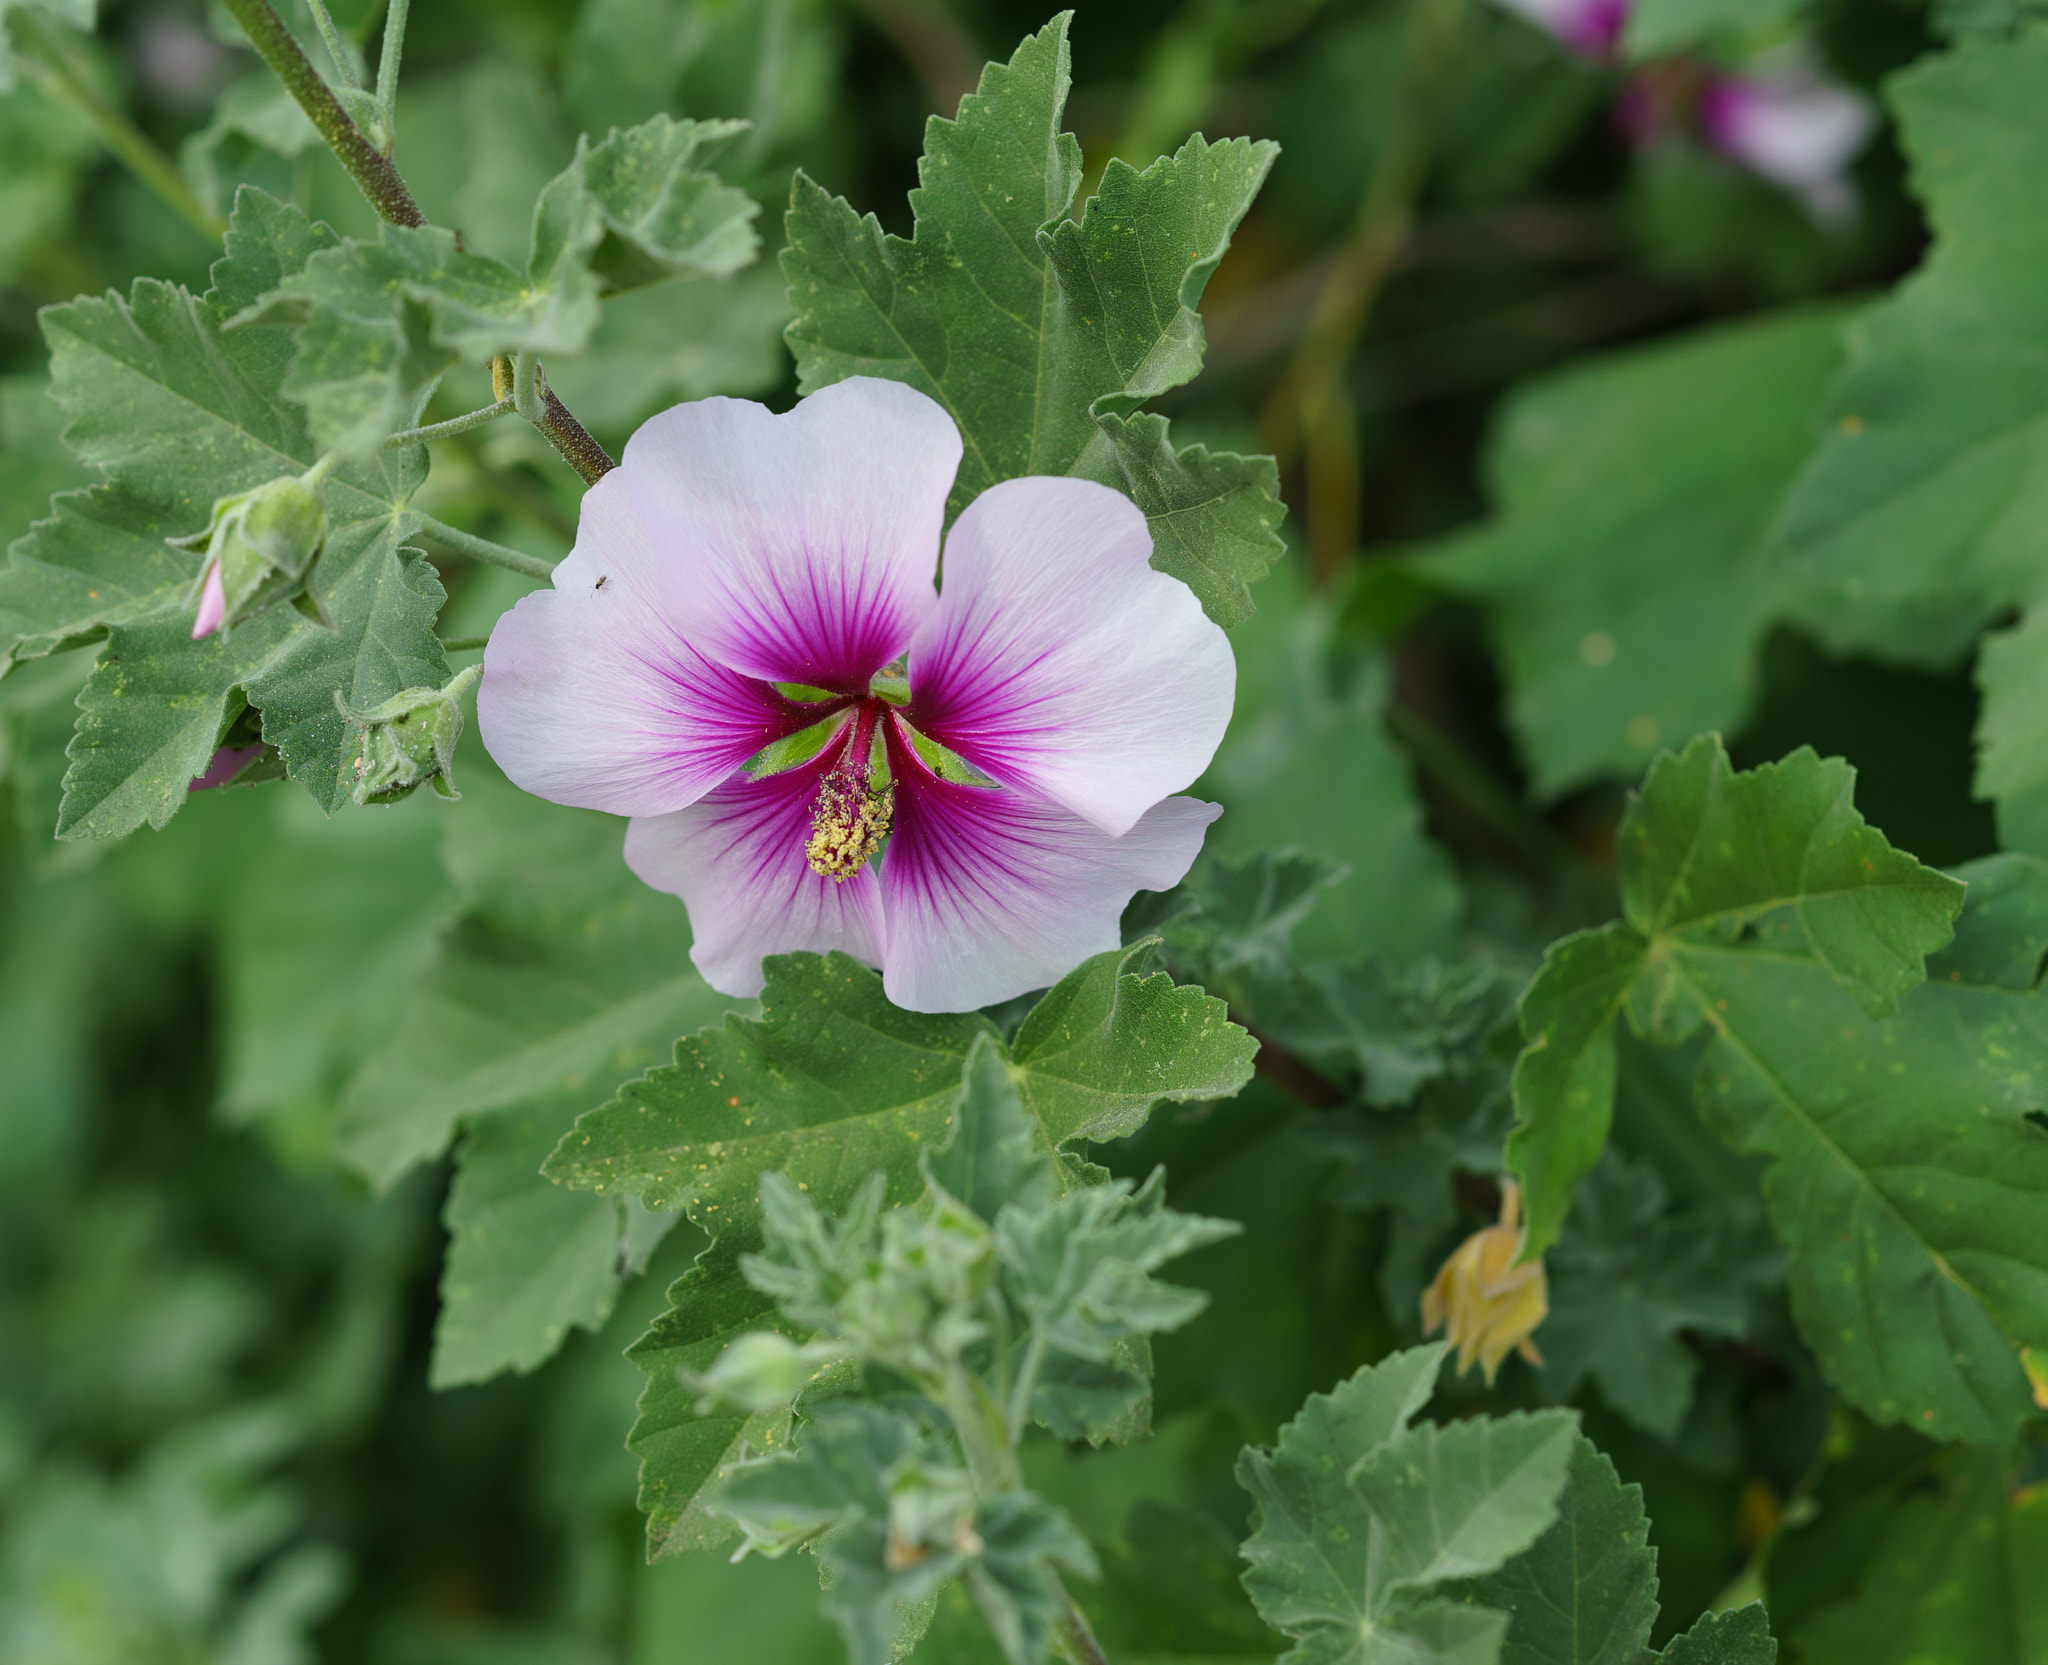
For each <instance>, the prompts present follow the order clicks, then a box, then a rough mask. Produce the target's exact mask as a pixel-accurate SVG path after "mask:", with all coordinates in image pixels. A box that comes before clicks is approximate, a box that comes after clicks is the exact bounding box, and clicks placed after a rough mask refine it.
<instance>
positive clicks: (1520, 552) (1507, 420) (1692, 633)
mask: <svg viewBox="0 0 2048 1665" xmlns="http://www.w3.org/2000/svg"><path fill="white" fill-rule="evenodd" d="M1841 326H1842V313H1841V311H1840V309H1839V308H1828V309H1826V310H1805V311H1797V312H1788V313H1783V314H1777V315H1774V316H1771V317H1769V318H1766V319H1764V320H1762V321H1761V322H1748V323H1742V324H1737V325H1733V326H1722V327H1717V328H1714V329H1711V330H1706V331H1701V332H1699V333H1697V334H1695V335H1691V336H1687V337H1681V338H1679V339H1678V340H1676V341H1672V342H1659V343H1658V344H1656V345H1655V346H1652V347H1647V348H1635V349H1630V350H1628V351H1626V352H1622V353H1617V354H1615V355H1613V356H1611V357H1609V358H1606V359H1603V360H1598V361H1595V362H1593V363H1591V364H1588V365H1584V366H1579V367H1575V368H1573V369H1570V370H1567V371H1563V372H1561V373H1559V374H1557V375H1555V376H1550V377H1546V378H1544V379H1543V380H1541V381H1538V382H1536V383H1534V384H1533V385H1530V386H1528V387H1525V388H1523V389H1521V390H1520V391H1518V392H1517V393H1516V395H1515V397H1514V398H1513V400H1512V401H1511V402H1510V403H1509V405H1508V408H1507V413H1506V415H1505V416H1504V417H1502V418H1501V419H1500V420H1499V421H1498V423H1497V425H1496V427H1495V430H1494V434H1493V438H1492V440H1491V442H1490V444H1489V447H1488V452H1487V474H1488V479H1489V483H1490V488H1491V490H1490V495H1491V496H1492V498H1493V501H1494V504H1495V511H1496V512H1495V517H1494V519H1493V521H1492V522H1491V523H1490V524H1488V525H1486V526H1484V527H1482V528H1480V529H1479V530H1477V531H1474V532H1469V533H1464V534H1461V535H1460V536H1458V537H1455V538H1453V539H1451V540H1450V541H1449V542H1448V543H1447V544H1445V545H1442V546H1439V548H1438V549H1436V550H1435V551H1433V552H1431V553H1428V554H1425V555H1423V556H1422V557H1421V558H1420V560H1419V562H1418V565H1419V568H1420V570H1421V571H1422V572H1424V573H1426V574H1427V575H1429V576H1430V577H1431V578H1433V579H1435V580H1436V581H1438V582H1441V583H1444V584H1447V585H1449V586H1450V587H1451V588H1452V589H1454V590H1457V591H1459V592H1462V593H1464V594H1467V595H1471V596H1474V597H1476V598H1477V599H1478V600H1479V601H1480V602H1482V603H1483V604H1484V606H1485V607H1486V610H1487V616H1488V623H1489V627H1490V629H1491V632H1492V635H1493V638H1494V640H1495V642H1496V643H1497V644H1498V646H1499V650H1500V656H1501V662H1502V665H1503V668H1504V669H1505V671H1506V675H1507V679H1508V699H1507V710H1508V717H1509V720H1510V721H1511V722H1512V723H1513V725H1514V729H1515V733H1516V736H1517V738H1518V739H1519V740H1520V741H1521V746H1522V754H1523V756H1524V757H1525V758H1526V759H1527V760H1528V763H1529V766H1530V769H1531V771H1532V773H1533V774H1534V776H1535V785H1536V788H1537V790H1538V791H1539V792H1541V793H1542V794H1543V795H1545V796H1554V795H1556V794H1558V793H1561V792H1564V791H1567V790H1569V789H1570V788H1572V787H1574V786H1578V785H1581V784H1583V783H1584V782H1585V781H1587V780H1589V779H1593V778H1596V777H1598V776H1600V775H1604V774H1616V775H1622V776H1627V777H1632V776H1634V775H1635V774H1637V773H1638V772H1639V771H1640V770H1641V769H1642V767H1643V765H1644V764H1645V763H1646V762H1647V761H1648V760H1649V759H1650V757H1651V756H1652V755H1654V754H1655V752H1656V751H1657V749H1658V748H1659V747H1660V746H1672V745H1678V744H1682V743H1683V742H1684V741H1686V740H1688V739H1690V738H1691V737H1692V736H1693V735H1695V734H1700V733H1704V732H1706V731H1707V730H1710V729H1725V728H1732V727H1733V726H1735V724H1736V723H1737V722H1739V721H1740V719H1741V718H1742V715H1743V713H1744V711H1745V710H1746V709H1747V707H1748V704H1749V700H1750V696H1751V693H1752V691H1753V689H1754V685H1755V680H1756V668H1755V662H1756V656H1757V651H1758V649H1759V648H1760V647H1761V645H1762V642H1763V636H1764V632H1765V630H1766V629H1767V628H1768V627H1769V625H1770V624H1771V622H1772V620H1773V618H1774V617H1776V616H1777V615H1779V614H1781V613H1782V612H1783V611H1785V609H1786V607H1787V605H1788V603H1789V601H1790V594H1791V590H1790V586H1789V584H1788V583H1787V581H1786V578H1785V576H1784V574H1783V573H1782V572H1781V571H1780V570H1779V569H1778V568H1777V567H1776V566H1774V565H1773V563H1772V561H1771V559H1770V557H1769V555H1768V553H1767V547H1766V543H1767V539H1766V535H1767V533H1768V532H1769V529H1770V525H1771V521H1772V518H1773V516H1774V515H1775V513H1776V511H1777V507H1778V503H1779V500H1780V498H1781V497H1782V496H1783V493H1784V490H1785V488H1786V486H1787V485H1788V484H1789V483H1790V482H1791V480H1792V477H1793V475H1794V473H1795V472H1796V471H1797V469H1798V468H1799V466H1800V464H1801V463H1802V462H1804V461H1805V459H1806V457H1807V456H1808V455H1809V453H1810V452H1811V451H1812V448H1813V420H1814V411H1815V409H1816V408H1817V407H1818V405H1819V403H1820V401H1821V399H1822V397H1823V395H1824V394H1825V393H1826V391H1827V387H1828V383H1829V379H1830V378H1831V377H1832V376H1833V374H1834V372H1835V370H1836V368H1837V366H1838V364H1839V362H1840V358H1841V349H1840V346H1839V337H1840V334H1841Z"/></svg>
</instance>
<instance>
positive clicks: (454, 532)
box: [420, 515, 555, 578]
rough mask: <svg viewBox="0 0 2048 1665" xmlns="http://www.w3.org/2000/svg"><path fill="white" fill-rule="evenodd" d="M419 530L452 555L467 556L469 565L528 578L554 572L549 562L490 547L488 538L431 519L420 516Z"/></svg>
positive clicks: (493, 544)
mask: <svg viewBox="0 0 2048 1665" xmlns="http://www.w3.org/2000/svg"><path fill="white" fill-rule="evenodd" d="M420 530H421V532H423V533H424V534H425V535H426V536H428V537H430V538H432V539H433V540H434V541H435V542H436V543H438V544H440V545H442V546H443V547H444V548H446V549H449V550H451V551H452V552H453V553H455V554H457V555H467V556H468V557H469V558H470V559H471V560H472V561H482V562H483V563H484V564H485V565H486V566H493V567H503V568H504V569H505V570H506V571H507V572H517V573H523V574H524V575H525V576H526V577H528V578H546V577H549V576H550V575H552V574H553V572H554V570H555V563H554V562H552V561H544V560H542V559H541V558H540V557H539V556H538V555H529V554H527V553H526V552H525V551H524V550H520V549H508V548H506V546H505V545H504V544H502V543H492V542H491V540H490V539H489V538H480V537H478V536H477V535H476V534H475V533H474V532H465V531H463V530H462V529H461V528H460V527H455V526H450V525H448V524H447V523H446V522H445V521H439V520H436V519H435V518H434V517H433V516H432V515H421V516H420Z"/></svg>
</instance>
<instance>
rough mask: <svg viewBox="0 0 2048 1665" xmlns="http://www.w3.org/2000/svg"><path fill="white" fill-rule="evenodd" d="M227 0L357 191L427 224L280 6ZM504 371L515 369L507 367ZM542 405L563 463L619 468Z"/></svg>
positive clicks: (408, 220)
mask: <svg viewBox="0 0 2048 1665" xmlns="http://www.w3.org/2000/svg"><path fill="white" fill-rule="evenodd" d="M222 3H223V4H224V5H226V7H227V9H228V11H229V12H230V13H232V14H233V16H234V19H235V21H236V22H237V23H239V24H241V26H242V32H243V33H244V34H246V35H247V36H248V37H249V41H250V44H251V45H253V46H254V47H255V48H256V50H257V51H258V52H260V53H261V54H262V55H263V61H264V62H265V63H267V64H268V65H269V66H270V67H271V69H272V71H273V72H275V74H276V76H277V78H278V79H279V80H280V81H282V82H283V83H284V84H285V88H286V90H287V91H288V92H290V93H291V95H292V97H293V98H295V99H296V100H297V101H298V105H299V108H300V109H301V110H304V111H305V112H306V119H307V120H309V121H310V122H312V124H313V126H314V127H315V128H316V129H317V130H318V131H319V134H320V136H321V138H323V139H325V140H326V141H327V147H328V149H330V150H332V151H333V152H334V155H335V159H336V160H337V161H339V162H340V163H341V165H342V166H343V167H344V168H346V169H348V172H349V177H350V178H351V179H353V180H354V181H355V182H356V187H357V189H359V190H360V191H361V192H362V193H363V195H364V196H366V197H368V198H369V199H370V206H371V207H372V208H374V209H376V210H377V212H378V213H379V214H380V215H382V216H383V217H384V218H385V219H387V220H389V221H390V222H391V223H392V224H393V225H402V226H418V225H425V224H426V223H427V217H426V215H424V214H422V213H421V212H420V205H419V204H418V203H417V202H415V201H413V196H412V192H411V191H409V190H408V189H407V188H406V184H405V179H404V177H403V176H402V175H401V174H400V173H399V171H398V169H397V168H396V167H395V166H394V165H393V164H392V161H391V158H390V157H388V156H386V155H385V154H384V153H383V152H382V151H381V150H379V149H378V148H377V147H376V146H375V145H373V144H372V143H370V141H369V139H368V138H367V137H365V136H364V133H363V130H362V129H361V128H360V127H358V126H356V124H355V123H354V122H353V121H351V120H350V119H349V114H348V112H347V111H346V110H344V109H343V108H342V107H341V103H340V101H339V100H338V99H336V98H335V96H334V89H333V88H332V87H330V86H328V84H327V83H326V82H325V81H323V80H321V79H320V72H319V71H318V70H317V69H315V68H314V67H313V65H312V62H311V60H310V59H308V58H307V56H306V54H305V53H304V52H302V51H300V50H299V43H298V41H297V40H295V39H294V38H293V37H292V32H291V31H290V30H289V29H287V28H286V27H285V26H284V19H282V18H281V17H279V16H278V15H277V8H276V7H275V6H273V5H271V3H270V0H222ZM504 362H505V361H504V360H503V359H493V360H492V361H491V376H492V380H493V382H496V380H497V378H498V367H499V366H500V365H501V364H503V363H504ZM506 373H507V374H508V375H509V374H510V371H509V368H508V370H507V372H506ZM492 391H493V392H495V393H496V394H497V395H498V396H499V397H500V398H503V397H504V396H505V395H506V394H507V393H509V392H510V391H511V389H510V388H509V387H503V386H494V387H493V389H492ZM541 407H542V408H541V413H540V415H539V416H538V417H537V418H535V420H534V424H533V425H534V426H535V427H536V428H538V429H539V430H540V431H541V432H542V433H543V434H544V435H546V436H547V441H548V443H549V444H550V445H552V446H553V447H554V448H555V449H556V450H557V451H559V452H560V453H561V454H562V459H563V461H565V462H566V463H568V465H569V466H570V467H571V468H573V469H575V470H576V472H577V473H578V474H580V475H582V476H583V483H584V484H585V485H592V486H594V485H596V484H597V482H598V481H599V480H601V479H603V478H604V477H605V475H607V474H609V473H610V472H611V471H612V470H613V469H614V468H616V467H617V466H618V464H616V463H615V462H613V461H612V459H611V457H610V456H609V455H608V454H607V453H606V451H605V448H604V447H603V446H602V445H600V444H598V443H597V441H596V440H595V439H593V438H592V437H591V435H590V431H589V430H588V429H587V428H585V427H584V426H583V424H582V423H581V422H578V421H577V420H576V418H575V417H574V416H572V415H570V413H569V410H568V407H567V406H565V405H564V404H563V403H562V401H561V400H559V399H557V398H556V397H555V396H554V394H553V393H552V392H548V391H545V389H544V390H543V392H542V396H541Z"/></svg>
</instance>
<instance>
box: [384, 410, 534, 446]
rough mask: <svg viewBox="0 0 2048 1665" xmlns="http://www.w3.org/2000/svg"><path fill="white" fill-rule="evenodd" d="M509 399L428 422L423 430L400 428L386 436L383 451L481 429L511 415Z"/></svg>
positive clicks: (450, 437)
mask: <svg viewBox="0 0 2048 1665" xmlns="http://www.w3.org/2000/svg"><path fill="white" fill-rule="evenodd" d="M512 409H513V404H512V401H511V399H509V398H505V399H500V400H499V401H498V402H497V403H496V404H492V405H485V406H484V407H483V408H482V409H481V410H473V411H465V412H464V413H463V414H462V415H461V416H451V417H450V418H449V419H448V420H447V421H446V422H429V423H428V424H427V425H426V426H425V427H423V428H401V429H399V431H398V432H397V433H395V434H391V435H388V436H387V437H386V438H385V441H384V449H385V450H387V451H396V450H397V449H398V448H399V447H400V446H404V445H429V444H431V443H432V442H433V441H435V440H437V439H453V438H454V437H455V436H456V435H457V434H466V433H468V432H469V430H470V429H472V428H481V427H482V426H483V425H484V424H485V423H486V422H495V421H497V419H498V418H499V417H501V416H509V415H510V414H511V413H512Z"/></svg>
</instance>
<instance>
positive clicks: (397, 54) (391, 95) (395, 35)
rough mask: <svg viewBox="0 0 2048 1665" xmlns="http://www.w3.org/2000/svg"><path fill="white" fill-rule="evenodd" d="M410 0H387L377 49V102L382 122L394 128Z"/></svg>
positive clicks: (396, 123) (396, 117)
mask: <svg viewBox="0 0 2048 1665" xmlns="http://www.w3.org/2000/svg"><path fill="white" fill-rule="evenodd" d="M411 10H412V0H391V3H390V5H389V6H387V7H386V8H385V11H384V45H383V47H382V48H381V49H380V50H379V51H378V53H377V102H378V103H379V104H381V105H383V106H384V125H385V126H386V127H388V128H390V129H391V130H392V131H393V132H394V133H395V132H397V130H398V65H399V62H400V61H401V60H402V59H403V58H404V56H405V20H406V14H407V13H408V12H410V11H411Z"/></svg>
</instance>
